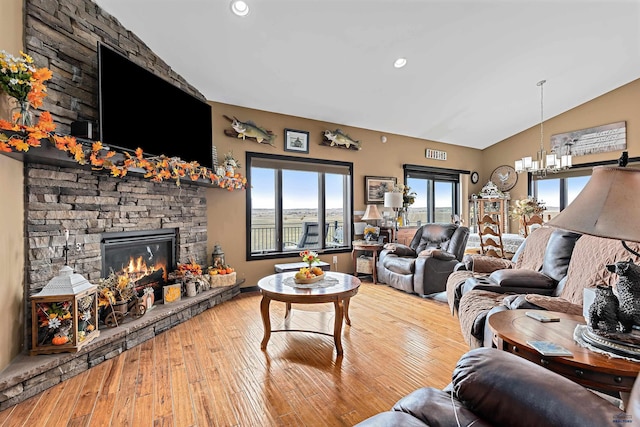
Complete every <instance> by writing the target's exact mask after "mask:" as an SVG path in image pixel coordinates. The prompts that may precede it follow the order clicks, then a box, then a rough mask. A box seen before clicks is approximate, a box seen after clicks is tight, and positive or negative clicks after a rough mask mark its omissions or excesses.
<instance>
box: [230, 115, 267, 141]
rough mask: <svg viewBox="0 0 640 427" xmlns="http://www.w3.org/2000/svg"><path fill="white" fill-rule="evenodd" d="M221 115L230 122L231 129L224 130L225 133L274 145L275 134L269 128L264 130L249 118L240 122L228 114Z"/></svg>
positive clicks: (233, 136)
mask: <svg viewBox="0 0 640 427" xmlns="http://www.w3.org/2000/svg"><path fill="white" fill-rule="evenodd" d="M223 117H224V118H225V119H227V120H229V121H230V122H231V129H225V130H224V134H225V135H227V136H230V137H232V138H242V139H243V140H246V139H251V140H253V141H256V142H257V143H259V144H269V145H271V146H272V147H275V146H276V142H275V140H276V135H275V134H274V133H273V132H271V131H270V130H266V129H264V128H262V127H260V126H258V125H256V124H255V123H254V122H252V121H250V120H248V121H246V122H241V121H240V120H238V119H237V118H236V117H234V118H233V119H232V118H231V117H228V116H223Z"/></svg>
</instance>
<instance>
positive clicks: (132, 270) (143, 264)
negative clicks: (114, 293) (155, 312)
mask: <svg viewBox="0 0 640 427" xmlns="http://www.w3.org/2000/svg"><path fill="white" fill-rule="evenodd" d="M176 235H177V232H176V229H174V228H171V229H161V230H145V231H125V232H116V233H103V235H102V240H101V245H100V246H101V250H102V277H107V276H108V275H109V274H110V273H111V272H112V271H113V272H115V273H116V274H118V275H127V276H129V277H130V278H131V279H132V280H133V281H134V282H135V284H136V291H138V294H141V293H142V290H143V289H144V288H147V287H151V288H153V290H154V296H155V299H156V301H159V300H161V299H162V287H163V286H164V285H165V284H166V281H167V274H168V273H169V272H171V271H173V270H175V267H176V264H175V260H176Z"/></svg>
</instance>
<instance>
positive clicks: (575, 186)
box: [532, 169, 591, 219]
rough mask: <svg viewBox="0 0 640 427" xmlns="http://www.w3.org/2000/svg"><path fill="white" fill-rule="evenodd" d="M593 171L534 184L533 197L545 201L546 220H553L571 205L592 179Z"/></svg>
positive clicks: (547, 178)
mask: <svg viewBox="0 0 640 427" xmlns="http://www.w3.org/2000/svg"><path fill="white" fill-rule="evenodd" d="M590 174H591V169H589V170H584V171H581V172H579V171H576V172H574V173H571V174H570V175H566V176H558V175H551V176H547V177H546V178H541V179H538V180H535V181H533V182H532V188H533V196H534V197H535V198H536V199H538V200H540V201H543V202H544V204H545V206H546V208H547V209H546V210H545V211H544V216H545V219H547V218H553V217H554V216H556V215H557V214H558V213H559V212H560V211H561V210H563V209H564V208H565V207H567V206H568V205H569V203H571V202H572V201H573V199H575V198H576V196H577V195H578V193H580V191H582V189H583V188H584V186H585V185H587V181H589V178H591V175H590Z"/></svg>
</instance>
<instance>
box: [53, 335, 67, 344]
mask: <svg viewBox="0 0 640 427" xmlns="http://www.w3.org/2000/svg"><path fill="white" fill-rule="evenodd" d="M68 342H69V337H68V336H66V335H56V336H55V337H53V339H52V340H51V344H53V345H63V344H66V343H68Z"/></svg>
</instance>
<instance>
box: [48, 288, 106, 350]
mask: <svg viewBox="0 0 640 427" xmlns="http://www.w3.org/2000/svg"><path fill="white" fill-rule="evenodd" d="M92 305H93V295H88V296H85V297H83V298H80V299H79V300H78V313H80V315H79V316H78V320H79V322H78V340H79V341H83V340H84V339H85V337H86V334H87V332H91V331H93V330H94V329H95V325H94V324H93V322H92V321H91V320H92V317H93V316H92V314H91V307H92ZM72 311H73V303H72V302H71V301H59V302H52V303H44V302H43V303H38V305H37V316H38V326H39V328H40V330H39V332H38V339H39V340H40V343H41V345H42V344H45V343H46V341H47V340H49V339H50V340H51V344H53V345H63V344H66V343H68V342H69V341H70V340H71V339H72V338H73V333H72V332H71V329H72V327H73V312H72Z"/></svg>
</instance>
